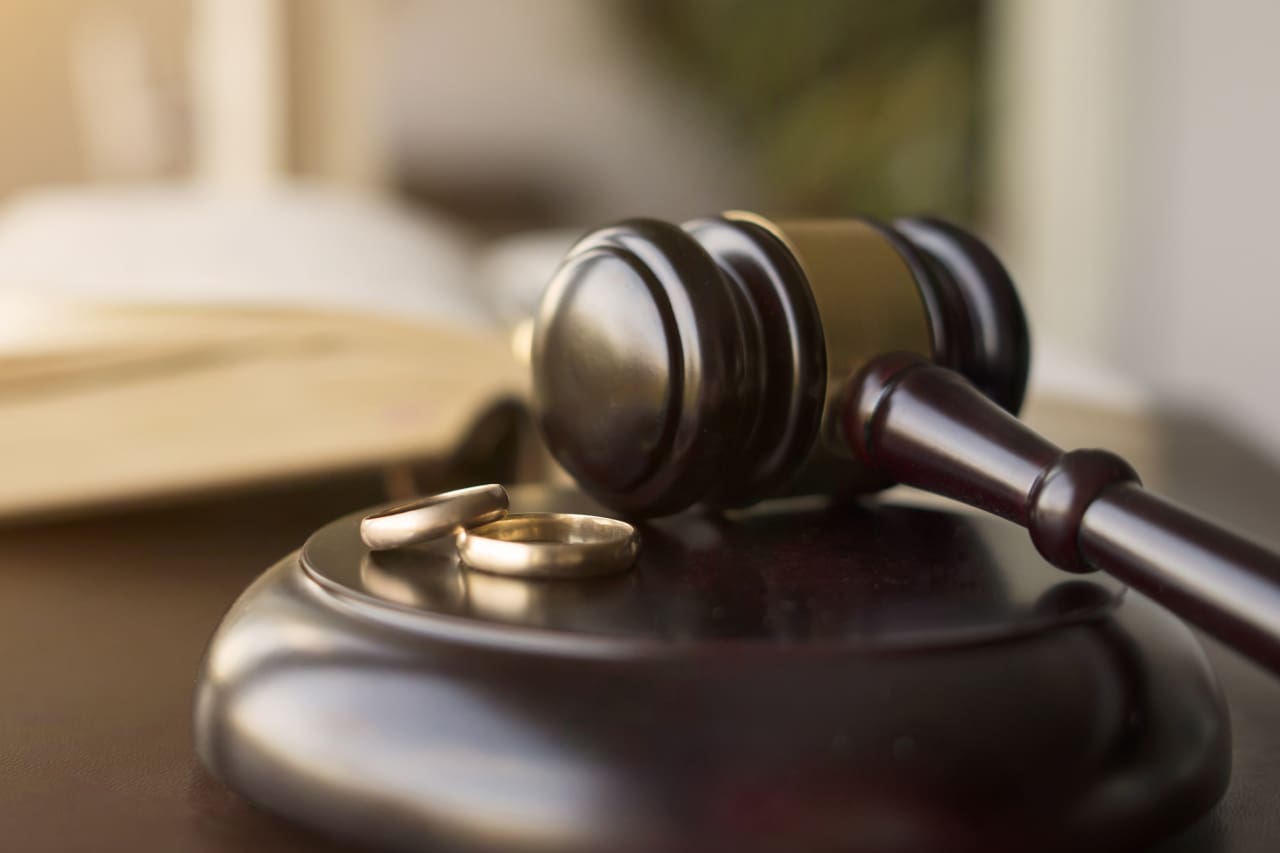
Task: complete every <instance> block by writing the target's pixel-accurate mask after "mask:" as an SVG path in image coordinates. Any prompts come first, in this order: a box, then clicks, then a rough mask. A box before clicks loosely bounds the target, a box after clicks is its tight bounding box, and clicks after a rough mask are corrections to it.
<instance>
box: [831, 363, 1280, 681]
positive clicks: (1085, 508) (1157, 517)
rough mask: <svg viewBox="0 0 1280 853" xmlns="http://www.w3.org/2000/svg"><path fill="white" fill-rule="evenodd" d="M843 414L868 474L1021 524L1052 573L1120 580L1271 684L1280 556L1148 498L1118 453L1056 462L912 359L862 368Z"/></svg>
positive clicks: (1028, 432) (1278, 640)
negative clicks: (1267, 673) (1099, 574)
mask: <svg viewBox="0 0 1280 853" xmlns="http://www.w3.org/2000/svg"><path fill="white" fill-rule="evenodd" d="M843 413H844V417H843V429H844V437H845V440H846V441H847V442H848V443H849V446H850V447H851V448H852V449H853V451H854V452H855V453H856V455H857V456H858V458H859V459H860V460H862V462H863V463H864V464H866V465H867V466H868V467H869V468H871V469H872V470H878V471H881V472H883V473H884V474H886V475H887V476H888V477H889V478H891V479H892V480H894V481H895V482H899V483H904V484H906V485H910V486H915V487H917V488H921V489H925V490H927V491H930V492H934V493H937V494H940V495H945V496H947V497H950V498H954V499H955V500H958V501H961V502H963V503H965V504H968V505H970V506H973V507H977V508H978V509H983V510H986V511H988V512H991V513H994V514H996V515H999V516H1001V517H1003V518H1006V519H1008V520H1010V521H1013V522H1015V523H1017V524H1020V525H1022V526H1023V527H1026V528H1027V530H1028V532H1029V533H1030V535H1031V541H1032V542H1033V543H1035V546H1036V549H1037V550H1038V551H1039V552H1040V554H1041V556H1043V557H1044V558H1045V559H1046V560H1048V561H1049V562H1050V563H1052V564H1053V565H1055V566H1057V567H1058V568H1061V569H1064V570H1066V571H1069V572H1082V573H1087V572H1091V571H1097V570H1102V571H1105V572H1107V573H1108V574H1111V575H1113V576H1114V577H1118V578H1119V579H1120V580H1122V581H1124V582H1125V583H1126V584H1128V585H1129V586H1131V587H1133V588H1134V589H1137V590H1139V591H1141V592H1142V593H1144V594H1146V595H1147V596H1149V597H1151V598H1153V599H1155V600H1156V601H1158V602H1160V603H1161V604H1162V605H1164V606H1165V607H1167V608H1168V609H1170V610H1172V611H1174V612H1175V613H1177V614H1178V615H1180V616H1182V617H1183V618H1184V619H1186V620H1188V621H1190V622H1192V623H1193V624H1195V625H1197V626H1198V627H1200V628H1203V629H1204V630H1206V631H1209V632H1210V633H1212V634H1213V635H1214V636H1215V637H1217V638H1218V639H1220V640H1222V641H1223V642H1226V643H1227V644H1229V645H1231V646H1232V647H1233V648H1235V649H1237V650H1239V651H1241V652H1242V653H1244V654H1246V655H1248V656H1250V657H1251V658H1253V659H1254V660H1257V661H1258V662H1260V663H1262V664H1263V665H1265V666H1268V667H1270V668H1271V669H1272V670H1273V671H1274V672H1276V673H1277V674H1280V554H1276V553H1273V552H1271V551H1269V550H1267V549H1266V548H1264V547H1261V546H1259V545H1258V544H1256V543H1253V542H1250V541H1248V540H1247V539H1244V538H1242V537H1241V536H1239V535H1236V534H1235V533H1233V532H1231V531H1229V530H1227V529H1225V528H1224V527H1222V526H1219V525H1217V524H1215V523H1213V522H1210V521H1208V520H1207V519H1205V518H1202V517H1199V516H1197V515H1196V514H1195V513H1193V512H1189V511H1187V510H1186V509H1183V508H1182V507H1179V506H1177V505H1176V504H1174V503H1172V502H1170V501H1168V500H1165V499H1162V498H1159V497H1157V496H1156V495H1154V494H1153V493H1151V492H1148V491H1146V490H1145V489H1143V488H1142V487H1141V484H1140V479H1139V477H1138V474H1137V472H1136V471H1134V469H1133V468H1132V467H1131V466H1130V465H1129V463H1128V462H1126V461H1125V460H1124V459H1122V458H1121V457H1119V456H1118V455H1116V454H1115V453H1112V452H1110V451H1106V450H1095V449H1088V450H1071V451H1068V452H1065V453H1064V452H1063V451H1062V450H1061V449H1060V448H1058V447H1057V446H1055V445H1054V444H1053V443H1052V442H1050V441H1049V440H1047V439H1046V438H1044V437H1042V436H1041V435H1039V434H1038V433H1036V432H1035V431H1034V430H1033V429H1031V428H1030V427H1029V426H1027V425H1026V424H1025V423H1023V422H1022V421H1019V420H1018V419H1016V418H1014V417H1013V416H1012V415H1010V414H1009V413H1008V412H1006V411H1004V410H1003V409H1001V408H1000V407H999V406H997V405H996V404H995V403H993V402H991V401H990V400H989V399H988V398H987V397H985V396H983V394H982V393H981V392H980V391H979V390H978V389H977V388H976V387H974V385H973V384H971V383H970V382H969V381H968V380H967V379H965V377H963V376H961V375H960V374H958V373H955V372H954V371H951V370H947V369H944V368H941V367H938V366H937V365H934V364H931V363H930V362H928V361H926V360H925V359H924V358H921V357H920V356H917V355H914V354H912V353H890V354H887V355H882V356H878V357H876V358H875V359H873V360H871V361H870V362H868V363H867V364H866V365H865V366H864V367H863V368H861V369H860V370H859V371H858V372H857V374H856V375H855V377H854V378H853V379H852V380H851V381H850V385H849V390H848V394H847V399H846V405H845V407H844V410H843Z"/></svg>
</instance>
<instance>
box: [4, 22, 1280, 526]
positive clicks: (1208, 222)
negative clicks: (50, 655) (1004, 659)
mask: <svg viewBox="0 0 1280 853" xmlns="http://www.w3.org/2000/svg"><path fill="white" fill-rule="evenodd" d="M1277 31H1280V6H1277V5H1276V4H1274V3H1271V2H1268V0H1225V2H1214V3H1208V2H1195V0H1125V2H1116V1H1115V0H985V2H983V0H899V2H895V3H883V2H875V0H803V2H800V0H794V2H788V3H778V2H770V0H697V2H681V1H680V0H538V2H533V0H6V2H5V3H4V4H3V5H0V126H2V127H3V128H4V132H3V134H2V135H0V306H2V307H3V311H0V313H2V314H3V316H2V317H0V453H3V455H4V464H5V466H6V469H7V470H9V471H10V473H11V476H10V478H9V481H10V482H9V485H8V486H6V487H4V489H0V513H4V512H22V511H26V510H32V509H35V510H39V509H45V508H58V507H63V506H70V505H72V504H75V503H77V502H84V501H86V500H95V499H100V500H110V499H113V498H115V497H130V496H132V497H137V496H140V495H146V494H165V493H172V492H176V491H181V490H183V489H184V488H189V487H191V486H214V485H220V484H226V483H230V482H240V481H246V480H253V479H262V478H266V477H269V476H274V475H278V474H288V473H299V472H305V471H307V470H312V469H316V468H323V467H329V468H333V467H351V466H353V465H357V464H361V463H364V462H368V461H371V460H373V461H376V460H379V459H410V458H418V457H430V456H431V455H432V454H433V453H437V454H438V453H439V452H442V451H441V448H443V447H445V446H446V445H449V444H451V443H453V442H454V441H455V439H456V435H457V434H458V432H459V431H460V430H461V429H463V425H464V424H466V423H470V422H472V421H473V420H474V417H475V412H476V411H477V410H478V408H482V407H483V405H484V402H485V401H486V400H494V399H498V398H501V397H503V396H504V395H506V394H518V391H519V385H520V382H521V378H520V376H521V375H522V374H521V371H520V369H519V367H518V365H517V366H515V367H510V368H509V367H508V366H505V365H499V364H497V363H496V362H493V361H491V360H486V359H489V356H487V355H484V354H483V353H486V352H489V351H492V350H494V349H495V348H497V349H501V347H499V346H496V345H495V343H494V341H495V340H496V338H495V337H493V336H494V335H497V336H501V333H504V332H506V331H509V330H510V329H511V328H512V327H514V326H516V325H518V323H519V321H520V320H521V318H522V317H523V316H525V315H526V314H527V312H528V310H529V306H530V305H531V304H532V301H533V300H534V299H535V298H536V295H537V292H538V290H539V289H540V287H541V285H542V283H543V282H544V281H545V279H546V277H547V275H548V274H549V273H550V271H551V269H552V268H554V265H555V262H556V260H557V259H558V257H559V255H560V253H561V252H562V251H563V249H564V247H565V246H566V245H567V244H568V243H569V242H570V241H571V240H572V238H573V236H574V235H575V233H578V232H580V231H581V230H583V229H585V228H587V227H590V226H593V225H597V224H601V223H603V222H606V221H609V220H611V219H615V218H620V217H624V216H633V215H652V216H660V217H664V218H670V219H675V220H677V221H679V220H681V219H684V218H688V217H691V216H695V215H699V214H705V213H708V212H714V211H718V210H722V209H728V208H746V209H752V210H759V211H761V212H764V213H766V214H770V215H773V214H778V215H785V214H803V215H842V214H852V213H865V214H870V215H873V216H877V217H884V218H888V217H893V216H896V215H900V214H908V213H936V214H941V215H944V216H946V217H949V218H952V219H954V220H956V221H958V222H960V223H962V224H965V225H967V226H969V227H971V228H973V229H974V230H976V231H977V232H978V233H980V234H982V235H983V236H984V237H986V238H987V239H988V240H989V241H990V242H991V243H992V245H993V246H994V247H995V248H996V250H997V252H998V253H999V254H1000V255H1001V257H1002V258H1003V259H1004V260H1005V261H1006V263H1007V265H1008V267H1009V268H1010V271H1011V272H1012V274H1013V277H1014V279H1015V281H1017V282H1018V284H1019V287H1020V290H1021V292H1022V294H1023V297H1024V300H1025V302H1026V304H1027V308H1028V312H1029V314H1030V318H1031V324H1032V330H1033V334H1034V337H1035V341H1036V343H1037V345H1038V347H1037V367H1036V373H1035V374H1034V379H1033V382H1034V383H1035V386H1034V388H1033V393H1042V392H1043V389H1046V388H1047V389H1049V390H1050V391H1051V392H1052V393H1054V394H1058V395H1062V396H1066V397H1078V398H1081V399H1089V400H1092V401H1094V402H1098V401H1101V402H1102V403H1105V404H1107V405H1112V406H1117V407H1144V406H1146V407H1149V406H1155V407H1161V408H1163V409H1166V410H1172V411H1189V412H1196V413H1205V414H1206V416H1211V417H1213V418H1214V419H1215V420H1216V421H1217V422H1219V423H1220V424H1222V425H1223V426H1222V428H1223V429H1226V430H1229V431H1230V432H1232V434H1234V435H1237V436H1238V437H1239V438H1240V440H1241V441H1243V442H1246V443H1248V444H1249V445H1250V446H1255V447H1257V448H1260V449H1261V451H1262V452H1264V453H1265V454H1268V455H1271V456H1274V455H1275V454H1280V430H1277V426H1280V395H1277V394H1276V393H1275V390H1274V382H1273V378H1272V377H1273V368H1272V365H1273V364H1274V362H1275V361H1276V359H1277V357H1280V343H1278V342H1277V341H1276V339H1275V335H1274V334H1273V328H1274V325H1275V320H1274V317H1275V316H1276V314H1277V312H1280V290H1278V289H1277V288H1276V286H1275V277H1276V276H1275V273H1274V271H1273V269H1274V268H1273V266H1272V251H1273V245H1274V237H1273V234H1272V229H1273V228H1274V227H1275V226H1276V219H1277V217H1276V214H1275V213H1274V212H1273V210H1274V204H1275V200H1276V199H1277V197H1280V169H1278V168H1277V166H1276V162H1275V158H1276V152H1277V151H1280V101H1278V100H1277V98H1276V96H1275V92H1274V82H1275V81H1276V80H1277V79H1280V52H1277V51H1276V50H1275V47H1274V34H1275V33H1276V32H1277ZM246 306H255V311H253V312H248V311H246V310H245V309H246ZM379 322H381V323H382V325H379ZM397 324H402V325H397ZM413 324H428V325H431V326H432V327H433V328H438V329H439V330H441V331H440V334H441V335H444V336H445V337H443V338H440V339H438V340H437V339H432V340H431V341H426V342H423V341H422V340H417V337H420V338H424V339H425V338H429V337H430V336H427V335H417V337H415V335H416V332H415V331H414V329H415V328H416V327H415V326H413ZM402 326H403V327H402ZM393 327H394V328H395V329H399V332H394V331H392V329H393ZM450 335H452V336H453V337H449V336H450ZM390 341H397V342H398V343H396V344H395V345H392V344H391V343H389V342H390ZM467 347H473V350H474V351H473V350H470V349H467ZM339 351H340V352H339ZM442 353H444V354H447V355H448V357H446V358H440V357H439V356H441V354H442ZM307 359H311V361H308V362H307V365H310V366H306V365H303V364H302V363H303V362H304V361H307ZM406 362H409V363H410V367H408V368H406V367H405V366H404V365H405V363H406ZM433 362H434V367H433V366H432V363H433ZM393 364H394V365H399V366H398V367H395V368H392V367H390V366H389V365H393ZM413 365H417V366H418V369H420V370H422V371H426V372H425V373H423V374H422V375H418V374H413V373H412V372H411V371H412V369H413ZM432 369H434V370H435V371H436V373H434V374H432V373H430V371H431V370H432ZM405 370H410V373H404V372H403V371H405ZM442 370H443V375H441V371H442ZM397 371H400V372H397ZM273 376H274V377H275V379H274V380H272V379H271V377H273ZM344 377H345V378H344ZM460 380H465V381H464V382H462V384H461V385H460V384H459V381H460ZM450 382H453V383H454V384H452V385H450V384H449V383H450ZM148 383H150V384H148ZM414 383H418V384H416V385H415V384H414ZM371 384H372V386H376V387H370V386H371ZM126 386H127V387H126ZM406 387H416V388H422V389H426V390H427V391H428V392H429V393H426V394H423V395H418V396H424V397H427V398H429V399H428V400H427V401H426V402H423V401H422V400H420V399H415V395H414V394H406V392H405V388H406ZM360 395H364V396H363V397H361V396H360ZM352 412H356V414H352ZM361 412H364V413H368V415H369V416H368V417H364V416H363V415H361V414H360V413H361ZM268 421H270V422H272V423H274V424H275V425H276V426H275V427H274V428H268V427H264V426H263V425H264V424H266V423H267V422H268ZM1139 467H1140V468H1141V466H1139Z"/></svg>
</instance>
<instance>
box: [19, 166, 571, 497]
mask: <svg viewBox="0 0 1280 853" xmlns="http://www.w3.org/2000/svg"><path fill="white" fill-rule="evenodd" d="M567 239H568V238H554V237H553V238H551V239H550V240H549V241H547V240H543V241H542V242H541V243H540V245H541V246H543V247H544V248H543V249H542V251H541V253H539V252H538V251H537V250H536V249H535V250H532V251H533V255H530V254H529V253H530V251H531V250H530V249H528V248H527V247H522V246H521V244H520V243H519V242H517V243H515V244H513V246H514V255H512V252H511V251H507V250H498V251H496V252H495V251H490V250H486V249H484V247H481V246H479V245H478V244H475V243H473V242H472V241H470V240H469V239H468V238H467V236H466V234H465V232H463V231H461V230H459V229H457V228H455V227H453V226H452V225H450V224H449V223H447V222H445V221H440V220H433V219H432V218H430V217H429V216H424V215H422V214H418V213H409V212H406V211H404V210H402V209H399V208H397V207H395V206H394V205H390V204H388V203H385V202H382V201H376V200H372V199H365V198H360V197H346V196H340V195H334V194H331V193H328V192H325V191H321V190H317V189H313V188H305V187H303V188H297V187H292V188H281V189H280V190H279V191H272V192H270V193H257V194H252V195H245V196H236V195H225V194H216V193H209V192H205V191H201V190H198V189H195V188H190V187H151V188H139V189H127V190H92V191H84V190H77V191H68V192H65V193H59V192H54V193H44V194H41V195H37V196H33V197H29V198H27V199H24V200H19V201H18V202H16V203H14V204H11V205H10V206H9V207H8V208H7V209H6V210H5V211H3V212H0V464H2V465H3V467H4V470H5V473H6V476H5V477H4V478H0V518H4V517H16V516H29V515H33V514H48V513H63V512H72V511H85V510H93V509H95V508H100V507H106V506H118V505H120V504H121V503H124V502H147V501H155V500H162V499H169V498H173V497H176V496H180V495H183V494H191V493H198V492H203V491H208V490H211V489H220V488H230V487H234V486H240V485H245V484H250V483H260V482H266V481H271V480H282V479H289V478H298V477H307V476H316V475H320V474H324V473H326V472H334V471H339V470H349V469H358V468H365V467H378V466H389V465H399V464H416V463H423V462H427V463H430V462H433V461H439V460H442V459H447V458H448V457H449V456H450V455H452V454H457V453H459V452H461V449H462V448H464V447H465V445H466V444H467V442H468V440H469V438H470V437H471V436H472V434H473V433H474V432H475V430H476V429H477V428H478V426H477V425H479V424H481V423H482V422H483V421H484V420H485V418H486V417H487V416H488V415H489V414H490V413H492V412H494V411H502V410H505V409H509V407H510V406H511V403H512V401H520V400H522V399H523V398H524V396H525V385H526V382H527V379H526V375H527V366H526V365H525V364H524V363H522V361H521V359H520V358H519V357H517V355H516V354H515V353H514V351H513V348H512V343H511V341H512V332H513V330H515V329H516V328H518V327H519V326H520V324H521V320H522V318H523V317H524V316H525V315H526V314H527V313H528V312H529V310H530V307H531V306H532V305H533V304H534V303H535V302H536V295H537V293H539V292H540V291H541V288H542V285H543V283H544V282H545V280H546V277H547V275H548V273H549V272H550V270H549V269H543V268H542V267H543V266H545V265H547V264H550V266H551V268H554V264H555V259H556V258H555V257H553V256H556V255H558V252H559V251H560V250H561V249H560V244H561V242H567ZM535 243H536V241H535ZM548 245H549V246H550V247H551V248H550V249H547V248H546V247H547V246H548ZM508 256H511V257H508ZM533 256H536V257H537V258H539V259H540V263H531V262H529V259H531V258H532V257H533ZM512 257H514V258H515V259H516V260H514V261H513V260H512ZM522 258H523V259H525V260H520V259H522ZM513 264H514V266H513Z"/></svg>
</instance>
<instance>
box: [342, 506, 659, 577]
mask: <svg viewBox="0 0 1280 853" xmlns="http://www.w3.org/2000/svg"><path fill="white" fill-rule="evenodd" d="M508 506H509V502H508V499H507V490H506V489H504V488H502V486H499V485H496V484H491V485H487V486H472V487H471V488H468V489H458V490H457V491H454V492H445V493H443V494H439V495H432V496H431V497H427V498H421V499H419V500H415V501H412V502H410V503H406V504H401V505H399V506H394V507H391V508H390V509H385V510H382V511H380V512H375V513H372V514H371V515H366V516H365V517H364V518H363V519H362V520H361V521H360V538H361V539H363V540H364V544H365V545H367V546H368V547H369V548H370V549H371V550H373V551H388V550H392V549H395V548H404V547H406V546H409V545H414V544H417V543H419V542H427V541H430V540H433V539H440V538H443V537H446V536H453V537H455V542H456V544H457V548H458V558H459V559H460V560H461V561H462V562H463V563H464V564H466V565H467V566H469V567H471V568H473V569H479V570H481V571H486V572H495V573H498V574H504V575H516V576H520V577H530V578H566V577H575V578H581V577H590V576H592V575H603V574H609V573H611V572H619V571H622V570H624V569H626V568H628V567H630V566H631V564H632V563H633V562H635V558H636V553H637V550H638V542H637V539H636V531H635V528H634V527H632V526H631V525H630V524H627V523H626V522H625V521H618V520H617V519H613V518H602V517H600V516H595V515H573V514H568V513H553V512H534V513H522V514H509V513H508V511H507V510H508Z"/></svg>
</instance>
